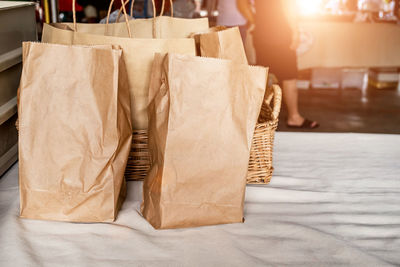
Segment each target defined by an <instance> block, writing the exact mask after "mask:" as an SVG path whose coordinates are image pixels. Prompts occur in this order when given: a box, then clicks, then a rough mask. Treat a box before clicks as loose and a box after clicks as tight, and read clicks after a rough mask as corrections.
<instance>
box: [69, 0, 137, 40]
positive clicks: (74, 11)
mask: <svg viewBox="0 0 400 267" xmlns="http://www.w3.org/2000/svg"><path fill="white" fill-rule="evenodd" d="M75 2H76V0H72V18H73V21H74V31H75V32H76V31H77V28H76V9H75ZM113 3H114V0H111V2H110V7H109V9H108V13H110V10H111V7H112V4H113ZM121 3H122V6H123V10H124V15H125V22H126V27H127V28H128V35H129V37H132V34H131V28H130V27H129V23H128V15H127V14H126V10H125V6H124V5H123V4H124V0H121ZM107 22H108V21H107ZM107 26H108V25H106V32H107Z"/></svg>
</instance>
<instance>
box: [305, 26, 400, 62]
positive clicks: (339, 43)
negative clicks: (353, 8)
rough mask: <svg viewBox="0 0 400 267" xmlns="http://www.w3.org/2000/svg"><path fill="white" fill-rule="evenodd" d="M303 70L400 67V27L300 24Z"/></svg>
mask: <svg viewBox="0 0 400 267" xmlns="http://www.w3.org/2000/svg"><path fill="white" fill-rule="evenodd" d="M300 28H301V31H302V32H303V34H302V36H303V37H304V38H302V39H303V40H302V42H303V44H302V52H301V53H299V55H298V67H299V69H308V68H318V67H324V68H325V67H326V68H335V67H352V68H353V67H354V68H359V67H394V66H400V26H398V25H395V24H387V23H353V22H316V21H307V22H301V24H300Z"/></svg>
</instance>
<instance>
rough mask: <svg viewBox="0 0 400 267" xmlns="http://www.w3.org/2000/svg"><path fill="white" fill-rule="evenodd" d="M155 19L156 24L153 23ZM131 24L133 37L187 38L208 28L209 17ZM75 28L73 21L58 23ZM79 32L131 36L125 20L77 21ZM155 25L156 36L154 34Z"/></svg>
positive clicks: (150, 19)
mask: <svg viewBox="0 0 400 267" xmlns="http://www.w3.org/2000/svg"><path fill="white" fill-rule="evenodd" d="M153 21H154V25H153ZM128 23H129V26H130V29H131V34H132V37H133V38H186V37H188V36H189V35H190V34H191V33H193V32H198V31H204V30H206V29H208V27H209V26H208V18H198V19H184V18H174V17H169V16H161V17H156V18H149V19H132V20H129V22H128ZM60 24H63V25H67V26H68V27H70V28H71V29H73V28H74V24H73V23H57V25H60ZM76 26H77V27H76V28H77V31H78V32H82V33H90V34H97V35H107V36H115V37H129V35H128V30H127V27H126V23H125V20H124V21H123V22H118V23H110V24H108V26H106V24H100V23H77V24H76ZM153 27H155V34H156V35H155V36H153Z"/></svg>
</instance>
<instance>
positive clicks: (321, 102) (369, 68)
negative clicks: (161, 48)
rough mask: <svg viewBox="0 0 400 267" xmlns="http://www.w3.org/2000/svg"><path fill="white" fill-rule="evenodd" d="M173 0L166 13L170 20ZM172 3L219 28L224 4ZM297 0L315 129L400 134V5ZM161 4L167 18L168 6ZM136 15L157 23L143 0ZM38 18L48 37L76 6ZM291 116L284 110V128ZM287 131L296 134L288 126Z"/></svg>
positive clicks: (104, 2) (80, 12) (303, 76)
mask: <svg viewBox="0 0 400 267" xmlns="http://www.w3.org/2000/svg"><path fill="white" fill-rule="evenodd" d="M76 2H77V4H76V10H77V20H78V21H80V22H86V23H99V22H100V23H105V22H106V16H107V9H108V7H109V3H110V1H109V0H76ZM169 2H170V1H166V7H165V11H164V14H166V15H168V14H170V13H169V12H170V4H169ZM172 2H173V8H174V15H175V16H178V17H194V18H196V17H208V18H209V21H210V24H211V25H210V26H213V25H216V21H217V17H218V15H219V14H218V0H202V1H201V0H196V1H195V0H175V1H172ZM293 2H294V3H296V4H297V5H298V11H299V21H300V22H299V29H300V45H299V47H298V49H297V56H298V68H299V74H298V80H297V87H298V88H299V103H300V107H301V109H302V110H303V111H304V113H305V114H306V116H309V117H312V118H313V119H315V120H317V121H319V122H320V123H321V127H319V128H318V129H316V130H313V131H322V132H367V133H368V132H371V133H400V115H399V113H400V86H399V72H400V63H399V57H400V55H399V52H398V49H399V47H400V19H399V17H400V1H399V0H296V2H295V1H293ZM130 4H131V2H130V3H129V4H128V5H129V6H130ZM155 4H156V10H157V13H158V14H159V12H160V9H161V5H162V1H161V0H158V1H155ZM120 7H121V2H120V1H114V4H113V10H115V11H114V12H113V13H112V14H111V16H110V22H112V21H115V20H116V19H117V16H118V15H117V14H118V10H119V9H120ZM128 10H129V8H128ZM132 10H133V14H131V15H132V17H134V18H150V17H152V16H153V14H152V13H153V11H152V10H153V8H152V1H150V0H136V1H134V5H133V8H132ZM36 17H37V32H38V36H39V39H40V33H41V27H42V25H43V23H51V22H69V21H72V0H58V1H57V0H40V1H39V0H38V1H36ZM122 17H123V16H121V18H120V21H121V19H122ZM266 38H273V36H269V37H268V36H267V37H266ZM285 116H287V114H286V110H285V108H283V109H282V112H281V118H282V119H281V120H280V121H281V122H284V121H285V119H284V118H285ZM279 130H281V131H289V130H290V131H293V129H289V128H287V127H286V125H284V123H280V125H279ZM295 131H296V130H295ZM298 131H304V129H298ZM305 131H307V129H306V130H305Z"/></svg>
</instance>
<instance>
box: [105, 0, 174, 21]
mask: <svg viewBox="0 0 400 267" xmlns="http://www.w3.org/2000/svg"><path fill="white" fill-rule="evenodd" d="M129 1H130V0H126V2H125V3H124V5H126V4H128V3H129ZM151 3H152V6H153V18H154V17H155V14H156V12H155V3H154V0H152V1H151ZM134 4H135V0H132V4H131V12H130V15H131V17H133V5H134ZM169 4H170V6H171V17H174V5H173V3H172V0H169ZM164 9H165V0H163V1H162V5H161V12H160V15H159V16H162V15H163V14H164ZM121 12H122V6H121V8H120V9H119V11H118V16H117V21H118V20H119V17H120V16H121ZM107 20H108V18H107Z"/></svg>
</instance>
